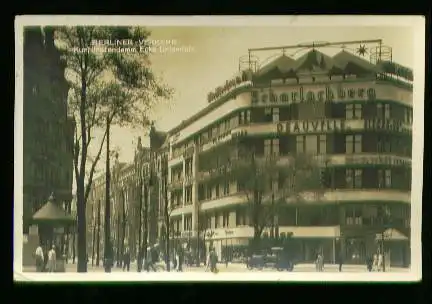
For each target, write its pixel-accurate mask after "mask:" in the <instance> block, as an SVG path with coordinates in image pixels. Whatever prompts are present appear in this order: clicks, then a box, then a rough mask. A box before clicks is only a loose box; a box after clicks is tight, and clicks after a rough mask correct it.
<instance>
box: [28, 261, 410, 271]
mask: <svg viewBox="0 0 432 304" xmlns="http://www.w3.org/2000/svg"><path fill="white" fill-rule="evenodd" d="M218 269H219V271H220V272H275V271H277V270H276V269H274V268H270V267H266V268H263V269H262V270H258V269H252V270H249V269H247V267H246V264H243V263H229V264H228V267H226V265H225V263H219V264H218ZM205 270H206V267H205V266H204V265H202V264H201V266H200V267H196V266H192V267H187V266H185V267H183V272H205ZM34 271H35V267H31V266H30V267H24V268H23V272H34ZM76 271H77V264H66V272H70V273H74V272H76ZM171 271H173V272H175V271H176V270H171ZM315 271H316V270H315V264H312V263H310V264H297V265H295V267H294V272H315ZM87 272H92V273H94V272H104V268H103V266H102V265H100V266H99V267H97V266H91V264H88V265H87ZM111 272H123V269H122V268H120V267H117V266H114V267H112V269H111ZM129 272H137V265H136V263H133V264H132V263H131V265H130V270H129ZM143 272H146V271H143ZM324 272H339V265H336V264H325V265H324ZM342 272H367V269H366V266H365V265H343V266H342ZM386 272H392V273H394V272H397V273H407V272H409V268H399V267H391V268H390V269H386Z"/></svg>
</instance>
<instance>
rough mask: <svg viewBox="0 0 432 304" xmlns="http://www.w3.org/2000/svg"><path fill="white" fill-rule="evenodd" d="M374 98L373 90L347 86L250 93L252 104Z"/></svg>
mask: <svg viewBox="0 0 432 304" xmlns="http://www.w3.org/2000/svg"><path fill="white" fill-rule="evenodd" d="M278 91H279V90H278ZM375 97H376V92H375V89H374V88H350V87H349V86H341V85H339V86H324V87H322V88H318V89H308V88H305V87H303V86H300V87H297V88H291V89H290V88H286V89H284V90H283V91H282V92H276V91H275V90H272V89H268V90H265V91H263V92H260V91H257V90H255V91H252V104H269V103H270V104H271V103H279V104H280V103H302V102H315V101H319V102H331V101H343V100H374V99H375Z"/></svg>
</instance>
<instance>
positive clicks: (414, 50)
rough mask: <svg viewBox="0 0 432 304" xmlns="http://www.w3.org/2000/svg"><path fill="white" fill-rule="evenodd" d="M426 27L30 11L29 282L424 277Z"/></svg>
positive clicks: (402, 19) (20, 219)
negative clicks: (422, 240)
mask: <svg viewBox="0 0 432 304" xmlns="http://www.w3.org/2000/svg"><path fill="white" fill-rule="evenodd" d="M424 33H425V20H424V18H422V17H414V16H373V17H372V16H369V17H366V16H349V17H347V16H337V15H335V16H296V17H293V16H268V17H265V16H260V17H258V16H254V17H253V16H241V17H240V16H238V17H236V16H225V17H224V16H220V17H211V16H183V17H180V16H178V17H175V16H173V17H162V16H160V17H157V16H152V17H150V16H133V17H132V16H99V17H98V16H90V15H89V16H85V17H84V16H82V17H81V16H55V15H53V16H42V15H41V16H37V15H34V16H18V17H16V19H15V39H16V62H15V66H16V70H15V75H16V80H17V81H16V95H15V126H14V151H15V152H14V153H15V156H14V279H15V280H25V281H62V280H64V281H70V280H72V281H77V280H78V281H79V280H83V279H84V278H85V280H95V281H106V280H108V281H154V280H157V281H160V280H162V281H163V280H167V281H183V280H193V281H223V280H230V281H232V280H240V281H254V280H258V281H276V280H278V281H281V280H282V281H316V280H320V281H323V280H324V281H351V280H352V281H418V280H421V277H422V273H421V268H422V264H421V249H422V244H421V214H422V184H423V178H422V174H423V134H424V133H423V132H424V131H423V124H424V122H423V112H424V85H425V84H424V54H425V38H424V37H425V34H424ZM82 273H86V275H85V277H83V276H80V275H79V274H82Z"/></svg>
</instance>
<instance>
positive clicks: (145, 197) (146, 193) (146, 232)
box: [143, 184, 149, 261]
mask: <svg viewBox="0 0 432 304" xmlns="http://www.w3.org/2000/svg"><path fill="white" fill-rule="evenodd" d="M148 193H149V186H148V184H147V185H145V187H144V231H143V251H144V259H145V261H147V259H148V257H147V246H148V241H147V239H148V205H149V202H148Z"/></svg>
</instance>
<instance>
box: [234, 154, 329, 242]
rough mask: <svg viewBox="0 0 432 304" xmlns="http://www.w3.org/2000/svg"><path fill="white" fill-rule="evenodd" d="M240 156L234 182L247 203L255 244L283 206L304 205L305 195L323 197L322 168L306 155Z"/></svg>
mask: <svg viewBox="0 0 432 304" xmlns="http://www.w3.org/2000/svg"><path fill="white" fill-rule="evenodd" d="M240 154H241V157H240V158H239V160H238V162H237V167H236V168H235V169H234V171H235V178H236V179H237V181H238V183H239V185H240V188H241V191H242V192H243V193H244V194H245V196H246V199H247V208H248V213H249V218H250V223H251V225H252V226H253V228H254V242H255V244H256V243H258V242H259V239H260V238H261V235H262V232H263V231H264V229H265V228H266V227H269V226H270V225H271V223H272V220H273V217H274V216H275V214H276V213H277V210H278V208H279V207H280V206H283V205H284V204H287V203H301V202H303V201H304V194H305V193H306V192H309V193H313V194H314V195H315V196H316V197H315V198H317V196H320V195H321V194H322V190H321V189H322V187H321V168H320V166H319V163H318V161H317V160H316V158H315V157H313V156H312V155H307V154H297V155H290V156H289V157H286V158H280V157H279V156H275V155H269V156H257V155H256V153H255V152H254V151H253V150H245V149H241V150H240Z"/></svg>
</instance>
